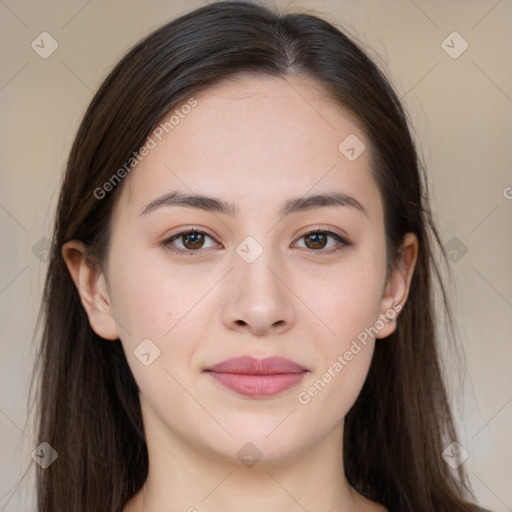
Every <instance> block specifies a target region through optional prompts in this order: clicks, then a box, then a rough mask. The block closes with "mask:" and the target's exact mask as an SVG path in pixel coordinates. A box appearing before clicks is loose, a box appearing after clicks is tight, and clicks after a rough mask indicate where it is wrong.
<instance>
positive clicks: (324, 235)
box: [300, 229, 353, 254]
mask: <svg viewBox="0 0 512 512" xmlns="http://www.w3.org/2000/svg"><path fill="white" fill-rule="evenodd" d="M330 238H332V239H334V240H335V243H334V244H333V246H331V247H329V248H327V249H326V247H327V244H328V243H329V239H330ZM302 239H304V241H305V242H304V243H305V246H306V248H307V249H311V250H312V251H315V252H322V253H327V254H329V253H332V252H337V251H339V250H341V249H343V248H344V247H347V246H349V245H353V244H352V242H349V241H348V240H345V239H344V238H343V237H341V236H340V235H338V234H337V233H333V232H332V231H326V230H319V229H317V230H315V231H310V232H309V233H306V234H305V235H302V237H301V238H300V240H302ZM324 249H325V250H324Z"/></svg>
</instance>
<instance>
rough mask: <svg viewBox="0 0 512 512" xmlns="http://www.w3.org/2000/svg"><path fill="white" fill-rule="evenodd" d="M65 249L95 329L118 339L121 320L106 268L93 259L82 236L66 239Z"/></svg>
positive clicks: (72, 276)
mask: <svg viewBox="0 0 512 512" xmlns="http://www.w3.org/2000/svg"><path fill="white" fill-rule="evenodd" d="M61 252H62V257H63V258H64V261H65V262H66V266H67V268H68V271H69V273H70V275H71V278H72V279H73V282H74V283H75V286H76V289H77V291H78V295H79V296H80V300H81V302H82V305H83V307H84V309H85V311H86V313H87V317H88V318H89V323H90V324H91V327H92V329H93V331H94V332H95V333H96V334H97V335H98V336H101V337H102V338H105V339H107V340H116V339H118V338H119V332H118V329H117V323H116V320H115V318H114V311H113V308H112V304H111V301H110V297H109V294H108V290H107V286H106V282H105V276H104V274H103V272H102V271H101V269H100V268H99V266H98V265H96V264H95V263H93V262H91V261H90V259H89V258H88V254H87V249H86V247H85V245H84V244H83V243H82V242H80V241H79V240H71V241H69V242H66V243H65V244H64V245H63V246H62V250H61Z"/></svg>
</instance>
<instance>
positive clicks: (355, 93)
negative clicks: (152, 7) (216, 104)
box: [34, 1, 477, 512]
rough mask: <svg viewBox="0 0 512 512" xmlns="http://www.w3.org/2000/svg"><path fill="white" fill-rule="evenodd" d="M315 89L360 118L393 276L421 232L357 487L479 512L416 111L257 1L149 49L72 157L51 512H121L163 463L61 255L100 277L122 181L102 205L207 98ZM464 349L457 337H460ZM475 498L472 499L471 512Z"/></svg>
mask: <svg viewBox="0 0 512 512" xmlns="http://www.w3.org/2000/svg"><path fill="white" fill-rule="evenodd" d="M242 72H245V73H247V72H249V73H256V74H263V75H271V76H285V75H295V76H305V77H312V78H314V79H316V81H317V83H319V84H320V85H321V86H323V87H324V88H325V91H327V92H328V93H329V95H330V96H332V98H333V99H334V100H335V101H337V102H338V103H339V104H340V105H342V106H344V107H345V108H347V109H349V110H350V111H351V112H352V113H353V114H354V115H355V116H356V118H357V119H358V120H359V122H360V124H361V127H362V129H363V131H364V133H365V135H366V136H367V138H368V140H369V141H370V145H371V165H372V173H373V176H374V179H375V180H376V183H377V184H378V187H379V190H380V193H381V195H382V198H383V204H384V215H385V235H386V246H387V254H386V256H387V264H388V271H389V270H390V269H392V268H394V267H395V265H397V263H398V261H399V260H398V256H399V251H400V244H401V241H402V238H403V236H404V234H405V233H407V232H414V233H415V234H416V235H417V237H418V240H419V246H420V249H419V255H418V261H417V264H416V268H415V270H414V274H413V279H412V283H411V287H410V292H409V296H408V300H407V303H406V304H405V307H404V308H403V310H402V312H401V314H400V316H399V317H398V320H397V328H396V330H395V332H394V333H393V334H392V335H391V336H390V337H389V338H388V339H386V340H383V341H382V342H380V343H377V344H376V348H375V352H374V357H373V361H372V364H371V368H370V371H369V374H368V377H367V380H366V382H365V385H364V387H363V389H362V391H361V393H360V395H359V397H358V399H357V400H356V402H355V404H354V405H353V407H352V408H351V409H350V411H349V413H348V414H347V416H346V418H345V430H344V453H343V456H344V464H345V472H346V477H347V479H348V481H349V482H350V484H351V485H352V486H353V487H354V488H355V489H356V490H357V491H359V492H360V493H362V494H363V495H365V496H367V497H368V498H370V499H372V500H374V501H377V502H379V503H382V504H383V505H384V506H386V507H387V508H388V510H390V511H400V512H405V511H410V512H458V511H460V512H462V511H467V512H469V511H473V510H477V508H476V507H475V506H474V505H471V504H470V502H469V501H473V500H474V496H473V494H472V492H471V488H470V486H469V483H468V479H467V475H466V474H465V472H464V467H463V466H459V467H458V469H457V470H453V469H451V468H450V467H449V466H448V465H447V464H446V463H445V461H444V460H443V458H442V452H443V450H444V449H445V447H446V446H447V445H448V444H450V443H451V442H453V441H456V440H457V434H456V429H455V427H454V421H453V418H452V413H451V410H450V406H449V400H448V396H447V389H446V386H445V383H444V378H443V370H442V366H441V364H440V358H439V355H438V346H437V345H438V337H439V333H437V332H436V329H435V325H436V324H437V316H436V315H437V313H436V308H435V301H434V295H435V293H434V292H435V286H434V285H435V284H436V283H437V284H438V286H439V290H440V291H441V295H440V296H441V298H442V302H443V306H444V308H443V309H444V310H445V311H446V313H447V318H448V319H449V322H448V324H447V326H448V327H450V326H453V322H452V313H451V310H450V304H449V300H448V297H447V293H446V291H445V286H444V284H443V281H442V279H441V275H440V270H439V266H438V263H436V261H435V260H436V251H437V253H439V254H440V255H441V257H442V258H443V260H444V262H445V263H446V256H445V254H444V250H443V248H442V245H441V242H440V238H439V235H438V232H437V230H436V227H435V225H434V222H433V219H432V215H431V212H430V208H429V200H428V190H427V188H428V187H427V181H426V176H425V172H424V170H423V168H424V166H423V164H422V163H421V158H420V156H419V154H418V151H417V149H416V145H415V142H414V140H413V137H412V134H411V129H410V127H409V122H408V118H407V115H406V113H405V112H404V109H403V107H402V105H401V103H400V101H399V99H398V97H397V95H396V93H395V92H394V90H393V88H392V87H391V85H390V83H389V82H388V80H387V79H386V77H385V75H384V73H383V72H382V71H381V70H379V69H378V67H377V66H376V65H375V64H374V63H373V62H372V60H371V59H370V58H369V57H368V56H367V55H366V53H365V52H364V51H363V50H362V49H361V48H360V46H359V45H358V44H356V43H354V42H353V40H352V38H349V37H348V36H347V35H346V34H345V33H344V31H343V30H341V29H340V28H338V27H336V26H334V25H333V24H331V23H329V22H327V21H326V20H324V19H322V18H320V17H318V16H314V15H311V14H306V13H281V12H278V11H277V9H273V8H270V7H267V6H264V5H257V4H253V3H248V2H231V1H227V2H214V3H211V4H209V5H207V6H205V7H202V8H199V9H196V10H194V11H192V12H190V13H187V14H185V15H182V16H181V17H179V18H177V19H175V20H173V21H171V22H170V23H167V24H166V25H164V26H162V27H161V28H159V29H157V30H156V31H154V32H153V33H151V34H150V35H149V36H147V37H146V38H145V39H144V40H143V41H141V42H140V43H138V44H137V45H136V46H134V47H133V48H132V49H131V50H130V51H129V52H128V53H127V54H126V55H125V56H124V57H123V58H122V59H121V61H120V62H119V63H118V64H117V65H116V66H115V67H114V69H113V70H112V71H111V72H110V73H109V75H108V76H107V78H106V79H105V80H104V82H103V84H102V85H101V87H100V88H99V90H98V92H97V93H96V95H95V96H94V98H93V99H92V102H91V104H90V106H89V107H88V109H87V111H86V113H85V115H84V118H83V120H82V123H81V125H80V127H79V130H78V133H77V135H76V139H75V141H74V144H73V146H72V149H71V153H70V156H69V160H68V163H67V168H66V173H65V176H64V180H63V184H62V188H61V192H60V198H59V202H58V208H57V212H56V218H55V226H54V234H53V240H52V247H51V256H50V260H49V267H48V273H47V277H46V283H45V289H44V297H43V303H42V307H41V312H40V317H39V321H40V322H41V325H42V333H41V336H42V342H41V345H40V351H39V354H38V361H37V364H36V371H35V373H34V375H36V374H37V378H38V385H39V386H38V397H37V406H38V412H37V418H38V443H41V442H47V443H49V444H50V445H51V446H52V447H53V448H54V449H55V450H56V451H57V452H58V454H59V457H58V459H57V461H56V462H55V463H53V464H52V465H51V466H50V467H48V468H47V469H42V468H39V467H36V469H37V498H38V509H37V510H38V511H39V512H54V511H63V510H66V511H68V512H121V511H122V510H123V507H124V506H125V504H126V503H127V501H128V500H129V499H130V498H131V497H132V496H133V495H134V494H135V493H136V492H137V491H139V490H140V489H141V487H142V485H143V483H144V481H145V479H146V477H147V473H148V453H147V448H146V441H145V434H144V428H143V423H142V416H141V409H140V402H139V397H138V386H137V384H136V382H135V380H134V378H133V376H132V374H131V372H130V369H129V367H128V364H127V362H126V359H125V355H124V352H123V349H122V345H121V343H120V341H119V340H115V341H108V342H106V341H105V340H103V339H102V338H100V337H99V336H98V335H97V334H95V332H94V331H93V330H92V329H91V326H90V324H89V322H88V318H87V315H86V313H85V310H84V309H83V307H82V305H81V302H80V299H79V296H78V293H77V290H76V288H75V285H74V284H73V281H72V279H71V277H70V275H69V273H68V271H67V268H66V265H65V263H64V260H63V257H62V255H61V248H62V245H63V244H64V243H65V242H67V241H69V240H71V239H79V240H81V241H83V242H84V243H85V244H86V245H87V246H88V248H89V250H90V253H91V257H92V258H93V259H94V260H95V261H97V262H98V264H100V265H101V262H102V261H104V258H105V255H106V254H107V253H108V248H109V235H110V219H111V214H112V208H113V205H114V200H115V198H116V197H117V195H118V194H119V192H120V189H121V188H122V185H123V182H121V183H119V185H118V186H116V187H115V188H114V189H113V190H112V191H110V192H109V193H108V194H105V197H103V198H101V199H98V197H97V194H95V193H94V191H95V190H97V188H98V187H102V186H103V185H104V184H105V183H106V182H108V181H109V179H110V178H111V177H112V175H113V174H115V172H116V171H117V170H118V169H120V168H122V166H123V165H124V164H125V163H126V162H127V161H128V160H129V158H130V157H131V156H132V155H133V154H134V152H136V151H137V150H138V149H139V148H140V147H141V146H142V145H143V144H144V142H145V141H146V140H147V137H148V136H149V135H150V133H151V132H152V131H153V130H154V129H155V127H156V126H157V125H158V123H159V122H160V120H161V119H162V117H163V116H164V115H165V114H167V113H168V112H170V111H171V110H172V109H173V108H175V107H176V106H177V105H179V104H181V103H182V102H184V101H186V100H187V99H188V98H190V96H191V95H192V94H193V93H197V92H199V91H200V90H202V89H204V88H207V87H209V86H211V85H212V84H214V83H215V82H216V81H218V80H220V79H222V78H226V77H228V76H230V75H234V74H236V73H242ZM448 332H449V333H450V334H449V339H450V342H452V343H454V342H455V341H454V340H455V336H454V334H453V329H448ZM468 500H469V501H468Z"/></svg>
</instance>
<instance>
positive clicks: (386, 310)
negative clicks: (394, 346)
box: [376, 233, 419, 338]
mask: <svg viewBox="0 0 512 512" xmlns="http://www.w3.org/2000/svg"><path fill="white" fill-rule="evenodd" d="M418 251H419V243H418V238H417V236H416V235H415V234H414V233H406V234H405V236H404V238H403V244H402V250H401V257H400V262H399V264H398V265H397V267H396V268H395V269H394V270H393V272H392V274H391V276H390V278H389V280H388V282H387V285H386V290H385V292H384V295H383V296H382V300H381V316H382V317H383V318H385V317H387V318H388V319H389V321H386V319H385V321H384V323H385V326H384V328H383V329H381V330H380V332H379V333H378V334H377V335H376V338H386V337H387V336H389V335H390V334H392V333H393V332H394V331H395V329H396V325H397V323H396V320H397V317H398V315H399V312H400V310H401V309H402V308H403V307H404V305H405V303H406V301H407V297H408V295H409V290H410V286H411V281H412V276H413V273H414V269H415V267H416V262H417V259H418Z"/></svg>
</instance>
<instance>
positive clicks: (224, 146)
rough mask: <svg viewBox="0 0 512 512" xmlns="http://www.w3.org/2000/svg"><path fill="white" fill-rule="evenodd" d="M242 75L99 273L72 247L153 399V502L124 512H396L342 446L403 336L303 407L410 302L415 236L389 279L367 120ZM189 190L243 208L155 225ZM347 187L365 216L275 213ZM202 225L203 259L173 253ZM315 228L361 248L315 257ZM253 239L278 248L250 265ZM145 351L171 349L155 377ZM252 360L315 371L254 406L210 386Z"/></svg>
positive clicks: (105, 323)
mask: <svg viewBox="0 0 512 512" xmlns="http://www.w3.org/2000/svg"><path fill="white" fill-rule="evenodd" d="M242 78H243V80H242V79H241V78H240V77H238V79H232V80H229V81H228V80H224V81H223V82H221V83H218V84H216V85H215V86H213V87H210V88H208V89H206V90H205V91H203V92H201V93H200V94H197V95H195V96H194V97H195V98H196V99H197V101H198V104H197V106H196V107H195V108H194V109H193V110H192V111H191V112H190V113H189V114H188V115H187V116H185V118H184V119H181V120H180V123H179V125H177V126H175V127H174V129H173V130H172V131H170V132H169V134H168V135H166V137H165V138H164V139H163V140H162V142H159V144H158V145H157V146H156V147H155V148H154V149H152V150H151V151H150V153H149V154H148V155H147V156H146V157H145V158H144V159H143V160H142V162H141V163H140V164H138V166H137V167H136V168H135V170H134V171H132V173H131V174H130V175H129V176H128V177H126V178H125V182H124V183H123V188H122V190H121V191H120V195H119V197H118V198H117V203H116V206H115V209H114V213H113V225H112V238H111V247H110V251H109V253H108V259H107V261H106V262H104V263H103V265H102V267H101V268H100V267H97V266H94V265H91V264H90V263H88V262H87V261H86V260H85V257H84V255H85V253H84V246H83V245H82V244H81V242H80V241H78V240H73V241H70V242H68V243H67V244H65V245H64V246H63V248H62V254H63V256H64V258H65V261H66V264H67V266H68V269H69V272H70V274H71V276H72V278H73V280H74V282H75V284H76V286H77V290H78V291H79V293H80V297H81V300H82V304H83V306H84V308H85V310H86V312H87V315H88V318H89V321H90V324H91V326H92V328H93V329H94V330H95V332H96V333H98V334H99V335H100V336H102V337H103V338H105V343H109V341H108V340H112V339H117V338H119V339H120V340H121V342H122V344H123V347H124V349H125V353H126V356H127V360H128V364H129V366H130V368H131V371H132V372H133V375H134V378H135V380H136V381H137V383H138V385H139V388H140V400H141V408H142V414H143V420H144V426H145V429H146V436H147V444H148V453H149V461H150V469H149V475H148V479H147V482H146V486H145V489H144V493H145V496H144V503H143V502H142V499H143V494H144V493H143V492H142V490H141V492H139V493H138V494H136V495H135V496H134V497H133V499H132V500H130V502H129V503H128V504H127V506H126V508H125V509H124V510H125V512H136V511H139V510H146V511H163V510H166V511H167V510H169V511H175V510H176V511H178V510H180V511H186V510H188V511H195V510H199V511H218V510H224V511H234V510H245V511H248V512H256V511H258V512H259V511H261V510H268V511H274V512H281V511H283V510H288V511H291V512H295V511H303V510H304V509H306V510H310V511H312V510H315V511H318V512H320V511H325V512H327V511H337V512H339V511H343V512H349V511H350V512H356V511H365V512H370V511H381V512H382V511H385V510H386V509H385V508H384V507H383V506H382V505H379V504H377V503H375V502H373V501H370V500H368V499H366V498H364V497H363V496H361V495H360V494H359V493H357V492H356V491H355V490H354V489H353V488H352V487H351V486H350V485H349V484H348V482H347V480H346V478H345V475H344V468H343V457H342V453H343V447H342V438H343V426H344V417H345V415H346V413H347V412H348V410H349V409H350V407H351V406H352V404H353V403H354V401H355V400H356V398H357V396H358V394H359V392H360V390H361V388H362V386H363V384H364V381H365V379H366V376H367V373H368V369H369V365H370V362H371V358H372V355H373V350H374V346H375V343H386V342H387V341H380V339H382V338H386V337H387V336H389V334H391V333H392V332H393V331H394V329H395V328H396V323H395V322H393V321H391V322H387V323H384V327H383V328H382V329H381V330H380V331H379V332H378V334H377V335H376V338H373V337H370V338H369V340H368V342H367V345H366V346H363V345H361V344H360V345H361V347H362V350H361V351H360V352H359V353H358V354H357V355H356V356H354V357H353V359H352V360H351V361H349V362H348V364H347V365H346V366H344V368H343V370H342V371H341V372H339V373H336V372H335V375H336V376H335V377H333V378H332V379H331V380H330V382H329V383H328V384H327V385H326V386H325V387H324V388H323V389H322V390H321V392H319V393H318V394H317V395H316V396H314V397H313V398H311V400H310V402H309V403H307V404H302V403H300V402H299V401H298V398H297V395H298V393H299V392H301V391H304V390H308V388H310V387H311V386H312V385H313V383H314V382H315V381H317V380H318V379H319V378H322V375H323V374H324V373H325V372H327V371H328V369H329V368H330V367H332V365H333V363H334V362H335V361H336V360H337V357H338V355H343V354H344V353H345V352H346V351H347V350H348V349H349V348H350V346H351V343H352V342H353V340H355V339H356V337H357V335H358V334H359V333H361V332H362V331H364V329H365V328H367V327H370V326H374V325H375V324H376V321H377V320H378V319H379V318H381V319H382V318H383V317H382V315H384V314H385V313H386V312H387V311H389V310H390V308H392V305H393V304H400V305H401V306H403V305H404V304H405V301H406V299H407V295H408V292H409V287H410V282H411V278H412V272H413V269H414V265H415V263H416V259H417V252H418V242H417V239H416V237H415V235H414V234H412V233H408V234H407V235H406V236H405V238H404V244H405V245H404V250H403V253H402V263H403V265H402V266H401V267H400V269H397V270H395V271H394V272H393V273H392V274H391V276H390V278H389V280H388V281H387V282H386V281H385V264H386V261H385V239H384V219H383V205H382V201H381V197H380V193H379V190H378V188H377V185H376V183H375V181H374V180H373V178H372V176H371V172H370V164H369V148H370V145H369V142H368V140H367V139H366V138H365V136H364V134H363V132H362V131H361V129H360V128H359V126H358V123H357V120H356V119H355V118H354V117H353V116H352V115H350V114H349V113H348V112H347V111H345V110H343V109H342V108H340V107H339V105H336V104H334V103H333V102H331V101H329V100H328V99H327V97H326V96H325V95H323V93H322V90H321V88H320V87H319V85H318V84H316V83H315V82H312V81H310V80H306V79H304V78H301V79H298V78H296V77H286V79H284V78H269V77H262V76H246V77H242ZM349 134H356V135H357V137H358V138H359V139H360V140H361V141H363V142H364V144H365V145H366V150H365V151H363V153H362V154H361V155H360V156H359V157H358V158H357V159H356V160H354V161H349V160H348V159H347V158H346V157H345V156H344V155H343V154H342V153H341V152H340V151H339V150H338V145H339V144H340V142H341V141H342V140H343V139H345V137H347V135H349ZM177 189H179V190H180V191H182V192H185V193H190V192H194V193H202V194H206V195H211V196H214V197H217V198H221V199H224V200H229V201H232V202H234V203H235V205H236V206H237V207H238V208H239V212H238V213H237V215H236V216H229V215H225V214H222V213H212V212H205V211H202V210H200V209H197V208H190V207H188V208H187V207H184V206H164V207H161V208H158V209H155V210H154V211H152V212H150V213H147V214H144V215H140V213H141V211H142V210H143V209H144V207H145V206H146V205H147V204H148V203H150V202H151V201H153V200H154V199H155V198H158V197H160V196H161V195H163V194H165V193H167V192H171V191H174V190H177ZM334 190H336V191H340V190H341V191H344V192H346V193H349V194H350V195H352V196H354V197H355V198H356V199H357V200H358V201H359V202H360V203H361V204H362V205H363V206H364V208H365V209H366V211H367V215H365V214H363V213H361V212H360V211H358V210H357V209H355V208H351V207H347V206H342V207H320V208H315V209H311V210H309V211H304V212H297V213H293V214H290V215H288V216H285V217H282V216H280V215H279V213H278V211H279V209H280V207H281V206H282V204H283V203H284V201H286V200H287V199H290V198H292V197H303V196H305V195H311V194H313V193H320V192H329V191H334ZM192 227H196V228H197V229H202V230H204V231H205V232H207V234H208V235H209V236H210V237H211V238H208V237H206V238H205V239H204V243H203V246H201V244H200V243H199V244H196V245H194V242H195V241H194V240H193V239H192V240H189V239H187V238H186V237H185V238H183V237H181V238H178V239H176V240H175V241H174V242H173V245H171V247H172V246H174V247H178V248H181V249H183V250H187V248H188V250H189V251H191V250H193V249H194V248H195V247H198V248H199V249H195V250H196V251H198V250H199V251H202V252H201V254H200V255H198V256H195V257H190V256H188V255H178V254H174V253H172V252H171V251H170V250H169V249H166V248H165V247H162V245H161V242H163V241H164V240H165V239H166V238H169V236H171V235H173V234H176V233H178V232H180V231H184V230H186V229H190V228H192ZM315 228H318V229H323V230H329V231H333V232H335V233H338V234H341V235H342V236H345V237H346V238H347V239H348V240H349V241H350V242H352V243H353V245H351V246H345V247H342V248H341V250H340V251H338V252H335V253H331V254H328V253H327V252H326V251H328V250H329V249H330V248H332V247H336V246H340V245H339V244H338V243H337V241H336V240H335V239H333V238H329V239H328V241H327V244H326V246H325V247H324V246H322V244H321V243H320V244H319V243H318V242H317V243H316V245H315V244H314V243H313V244H312V243H311V242H312V240H311V239H309V238H308V237H304V235H305V234H307V233H308V232H310V231H311V230H313V229H315ZM247 236H251V237H253V238H254V239H255V240H256V241H257V242H258V244H259V245H260V246H261V248H262V249H263V252H262V253H261V255H260V256H259V257H258V258H257V259H256V260H255V261H254V262H252V263H248V262H247V261H245V260H244V259H243V258H241V257H240V255H239V254H238V253H237V252H236V248H237V246H238V245H239V244H240V243H241V242H242V241H243V240H244V239H245V238H246V237H247ZM308 241H309V245H308V244H307V242H308ZM313 242H314V240H313ZM201 247H204V248H201ZM311 247H312V248H311ZM191 248H192V249H191ZM147 338H149V339H151V340H152V342H153V343H154V344H155V345H156V346H158V348H159V349H160V356H159V357H158V358H156V359H155V360H154V362H153V363H152V364H151V365H149V366H145V365H144V364H142V363H141V361H140V360H139V359H138V358H137V357H136V356H135V355H134V349H135V348H136V347H137V346H138V345H139V344H140V343H141V341H142V340H144V339H147ZM246 354H250V355H253V356H255V357H264V356H270V355H277V356H283V357H287V358H289V359H291V360H293V361H296V362H298V363H300V364H302V365H304V366H306V367H307V368H308V369H309V373H307V374H306V376H305V377H304V379H303V381H302V382H301V383H300V384H299V385H298V386H296V387H294V388H292V389H289V390H287V391H285V392H283V393H281V394H279V395H277V396H273V397H267V398H264V399H261V398H260V399H255V398H249V397H244V396H241V395H238V394H236V393H234V392H233V391H231V390H229V389H227V388H225V387H223V386H222V385H221V384H219V383H218V382H216V381H214V380H213V379H212V378H211V377H210V376H209V375H208V374H206V373H204V372H203V369H204V368H205V367H206V366H211V365H213V364H215V363H218V362H220V361H223V360H225V359H228V358H231V357H235V356H239V355H246ZM331 374H332V370H331ZM249 442H250V443H252V444H253V445H254V446H256V447H257V449H258V450H259V452H260V454H261V458H260V459H259V460H258V461H257V463H256V464H255V465H253V466H252V467H249V466H246V465H245V464H244V463H243V461H241V460H240V459H239V457H238V456H237V453H238V452H239V450H240V449H241V448H242V447H244V446H245V445H246V443H249ZM246 449H247V448H246Z"/></svg>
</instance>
